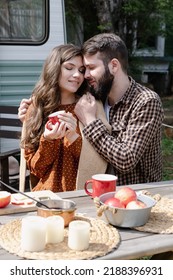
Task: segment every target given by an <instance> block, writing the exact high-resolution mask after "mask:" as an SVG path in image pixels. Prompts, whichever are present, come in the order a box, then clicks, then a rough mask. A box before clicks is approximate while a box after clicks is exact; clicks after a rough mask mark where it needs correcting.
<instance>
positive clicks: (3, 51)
mask: <svg viewBox="0 0 173 280" xmlns="http://www.w3.org/2000/svg"><path fill="white" fill-rule="evenodd" d="M64 43H66V26H65V11H64V0H1V1H0V105H17V106H18V105H19V104H20V101H21V99H22V98H28V97H29V96H30V95H31V93H32V90H33V88H34V86H35V83H36V81H37V80H38V78H39V76H40V73H41V69H42V66H43V62H44V60H45V58H46V57H47V56H48V54H49V52H50V51H51V49H52V48H54V47H55V46H57V45H60V44H64Z"/></svg>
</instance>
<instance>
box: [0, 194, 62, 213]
mask: <svg viewBox="0 0 173 280" xmlns="http://www.w3.org/2000/svg"><path fill="white" fill-rule="evenodd" d="M26 194H28V195H29V196H32V197H34V198H35V199H38V200H39V199H40V200H41V201H42V200H44V199H61V198H60V197H59V196H58V195H57V194H56V193H53V192H52V191H49V190H45V191H36V192H26ZM13 195H15V194H12V196H13ZM36 210H37V207H36V202H35V201H33V203H32V204H28V205H14V204H11V203H10V204H9V205H8V206H6V207H4V208H0V216H1V215H7V214H13V213H22V212H30V211H36Z"/></svg>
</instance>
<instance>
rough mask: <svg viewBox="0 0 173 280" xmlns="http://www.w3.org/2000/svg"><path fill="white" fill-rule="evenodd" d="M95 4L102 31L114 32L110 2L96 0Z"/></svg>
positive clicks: (108, 0)
mask: <svg viewBox="0 0 173 280" xmlns="http://www.w3.org/2000/svg"><path fill="white" fill-rule="evenodd" d="M94 4H95V7H96V10H97V17H98V21H99V29H100V31H101V32H114V28H113V24H112V16H111V10H110V0H95V1H94Z"/></svg>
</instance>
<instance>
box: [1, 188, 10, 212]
mask: <svg viewBox="0 0 173 280" xmlns="http://www.w3.org/2000/svg"><path fill="white" fill-rule="evenodd" d="M10 201H11V193H10V192H7V191H0V208H4V207H6V206H7V205H8V204H9V203H10Z"/></svg>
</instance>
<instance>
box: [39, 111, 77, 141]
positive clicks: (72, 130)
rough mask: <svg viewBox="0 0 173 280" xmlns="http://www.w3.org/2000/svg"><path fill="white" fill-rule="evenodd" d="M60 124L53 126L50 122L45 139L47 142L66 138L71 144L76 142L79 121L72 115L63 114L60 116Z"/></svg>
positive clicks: (46, 127) (46, 128)
mask: <svg viewBox="0 0 173 280" xmlns="http://www.w3.org/2000/svg"><path fill="white" fill-rule="evenodd" d="M58 118H59V121H60V123H56V124H55V125H52V124H51V123H50V122H49V124H48V125H46V126H45V131H44V137H45V139H47V140H53V139H61V138H63V137H66V138H67V139H68V141H69V142H70V144H71V143H72V142H74V141H75V140H76V139H77V138H78V137H79V134H78V133H77V132H76V128H77V120H76V118H75V117H74V116H73V115H72V113H69V112H68V113H66V112H64V113H61V114H59V115H58Z"/></svg>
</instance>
